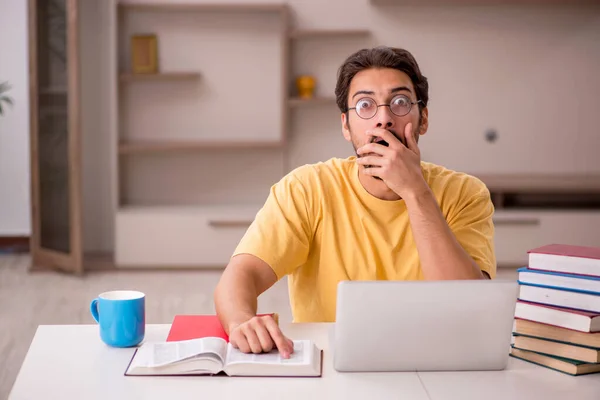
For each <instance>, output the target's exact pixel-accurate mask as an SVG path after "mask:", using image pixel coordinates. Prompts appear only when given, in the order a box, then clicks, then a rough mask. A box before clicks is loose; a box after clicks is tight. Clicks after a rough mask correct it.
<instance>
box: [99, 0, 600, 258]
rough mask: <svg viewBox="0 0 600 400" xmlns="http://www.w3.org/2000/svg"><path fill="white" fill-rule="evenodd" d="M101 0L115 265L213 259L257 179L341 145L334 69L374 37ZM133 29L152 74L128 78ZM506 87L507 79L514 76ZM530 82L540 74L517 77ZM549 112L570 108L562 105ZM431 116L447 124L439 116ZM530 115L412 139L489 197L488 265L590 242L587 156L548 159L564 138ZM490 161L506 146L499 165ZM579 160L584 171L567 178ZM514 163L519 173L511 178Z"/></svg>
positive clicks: (230, 237)
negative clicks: (299, 80) (495, 137)
mask: <svg viewBox="0 0 600 400" xmlns="http://www.w3.org/2000/svg"><path fill="white" fill-rule="evenodd" d="M113 2H115V3H114V4H115V10H114V12H115V18H114V21H115V24H114V25H111V29H113V31H112V32H111V36H112V42H114V51H113V52H112V54H113V57H114V65H115V70H116V71H117V72H115V73H114V74H113V75H112V80H113V82H112V85H113V86H112V87H113V89H112V90H113V92H114V93H113V98H112V101H111V109H112V110H113V111H112V113H113V115H114V121H112V126H113V129H111V134H112V136H111V137H112V139H113V145H114V155H113V167H114V168H113V174H112V177H113V186H114V187H115V188H116V189H115V190H114V193H115V198H114V214H115V226H114V230H115V249H114V252H115V253H114V260H115V264H116V265H117V266H118V267H141V268H143V267H150V268H159V267H160V268H164V267H167V268H168V267H223V266H225V265H226V264H227V262H228V259H229V256H230V255H231V253H232V252H233V250H234V247H235V245H236V244H237V243H238V242H239V240H240V239H241V237H242V235H243V234H244V232H245V231H246V229H247V227H248V225H249V224H250V223H251V221H252V219H253V218H254V216H255V214H256V212H257V211H258V209H259V208H260V206H261V205H262V204H263V202H264V200H265V199H266V196H267V195H268V190H269V188H270V187H271V185H272V184H274V183H275V182H276V181H278V180H279V179H280V178H281V177H282V176H283V175H284V174H286V173H287V172H289V171H290V170H291V169H293V168H295V167H297V166H300V165H303V164H306V163H313V162H317V161H322V160H325V159H328V158H330V157H347V156H349V155H351V154H352V148H351V145H350V144H348V143H346V142H345V141H344V139H343V138H342V135H341V134H340V120H339V118H340V117H339V110H338V109H337V105H336V102H335V98H334V97H333V92H334V87H335V76H336V71H337V68H338V67H339V65H340V64H341V62H342V61H343V60H344V59H345V58H346V57H347V56H348V55H349V54H350V53H351V52H353V51H355V50H357V49H358V48H364V47H370V46H373V45H376V44H379V43H378V42H376V41H374V40H373V37H372V34H371V31H370V30H367V29H361V28H358V29H356V28H342V29H329V28H324V29H320V28H319V29H313V28H310V29H304V28H297V27H295V26H293V24H292V23H291V22H290V10H289V7H290V6H289V5H287V4H250V3H246V4H222V3H221V4H219V3H215V4H202V3H200V4H199V3H193V4H191V3H190V4H172V3H168V2H164V3H154V2H153V3H148V4H139V3H136V4H129V3H120V4H117V3H116V1H115V0H113ZM409 3H410V1H401V0H399V1H393V0H379V1H377V0H372V1H371V2H370V5H371V7H374V8H375V7H379V11H381V10H388V9H389V10H390V14H391V13H392V12H393V11H392V10H393V8H394V7H391V6H393V5H406V4H409ZM461 3H462V4H464V2H461V1H459V0H456V1H455V2H452V4H453V5H460V4H461ZM529 3H531V4H534V3H535V1H533V0H532V1H530V2H529ZM556 3H559V2H558V1H557V2H556ZM419 4H421V5H422V4H423V3H422V2H420V3H419ZM432 4H434V3H432ZM438 4H439V2H438ZM444 7H446V6H444ZM447 7H451V5H447ZM390 26H391V25H389V21H388V28H386V29H388V30H389V31H390V32H389V33H387V31H386V34H388V35H389V36H390V37H396V36H395V35H399V32H400V31H396V30H395V29H396V27H390ZM373 29H374V30H376V29H377V27H374V28H373ZM140 32H144V33H148V32H152V33H156V34H157V37H158V43H159V66H160V67H159V68H160V71H161V72H160V74H157V75H152V76H141V75H133V74H131V73H130V72H129V71H130V68H129V65H128V60H129V55H128V54H129V52H128V38H129V36H130V35H131V34H133V33H140ZM182 44H183V45H182ZM505 67H506V66H505ZM509 67H510V66H509ZM507 68H508V67H507ZM509 70H510V69H509ZM247 71H252V72H251V73H250V74H248V72H247ZM257 71H260V73H258V72H257ZM300 74H310V75H313V76H315V77H316V78H317V88H316V95H315V97H314V98H312V99H309V100H304V99H300V98H299V97H297V93H296V91H295V87H294V86H295V85H294V78H295V77H296V76H297V75H300ZM513 81H514V80H513ZM511 82H512V81H511ZM511 82H508V83H507V85H508V84H512V85H517V84H518V82H517V83H515V82H512V83H511ZM544 82H546V79H545V78H544V79H542V77H540V78H539V81H538V80H535V79H534V80H533V81H532V85H534V86H535V85H541V84H542V83H544ZM436 87H437V88H438V92H437V93H436V95H437V97H436V101H437V102H438V104H440V103H444V102H447V101H451V100H453V98H445V97H444V96H451V95H452V93H451V91H448V90H444V87H443V84H442V86H440V85H439V84H438V86H436ZM507 87H508V86H507ZM440 88H441V89H440ZM516 89H517V90H524V89H523V88H518V87H517V88H516ZM526 89H527V90H529V89H528V88H526ZM506 90H508V89H506ZM519 93H520V92H519ZM526 97H527V96H525V95H523V96H521V97H520V98H526ZM544 101H545V100H544ZM547 102H548V103H547V104H544V105H543V106H544V107H547V108H548V110H553V107H558V105H556V104H555V103H556V102H554V100H553V99H551V98H549V99H548V100H547ZM553 102H554V103H553ZM478 106H479V107H480V106H481V105H475V106H474V107H476V108H477V107H478ZM497 106H498V107H500V108H497V109H496V108H495V109H494V112H495V113H496V114H502V115H508V111H509V110H505V109H503V108H501V107H513V105H506V104H504V103H503V104H499V105H497ZM560 107H572V108H571V109H569V110H575V109H576V107H577V104H576V103H575V102H572V103H566V104H563V103H561V104H560ZM525 109H526V108H523V110H525ZM477 110H479V109H477ZM479 111H481V110H479ZM479 111H478V112H479ZM483 111H485V110H483ZM510 111H513V112H514V107H513V108H511V109H510ZM480 114H483V112H482V111H481V112H480ZM486 115H487V114H486ZM437 118H438V121H439V120H442V121H444V122H448V121H452V118H451V116H449V115H444V114H441V115H440V114H437ZM519 118H520V120H522V119H523V118H522V117H521V116H520V117H519ZM470 123H472V125H469V124H470ZM544 123H545V122H544V121H539V124H540V125H539V126H538V127H537V128H538V129H536V130H531V135H532V136H531V137H528V138H525V139H524V138H523V136H522V134H520V133H519V132H520V131H519V132H517V131H516V130H515V129H513V127H512V126H511V125H510V119H506V118H503V119H502V121H500V122H498V124H497V126H496V128H498V130H499V131H500V132H501V135H502V137H501V139H500V140H499V141H498V143H495V144H494V145H491V144H490V143H488V142H486V141H485V140H483V139H482V137H481V136H480V135H479V136H478V135H474V134H473V132H481V129H480V126H479V125H480V121H477V120H474V122H473V121H467V120H465V121H462V120H461V121H460V124H461V127H462V128H463V129H462V130H463V131H464V133H462V131H461V132H457V134H458V135H461V134H462V135H463V136H461V137H460V138H459V137H455V136H453V135H445V136H444V135H438V136H436V139H435V140H434V141H429V140H425V141H424V146H423V148H424V150H423V151H424V153H427V154H432V155H434V156H435V157H434V159H433V160H432V161H434V162H439V163H440V164H443V165H449V166H450V167H452V166H453V165H456V166H457V169H461V168H462V167H463V166H473V165H477V166H478V168H480V170H477V171H472V170H468V168H465V170H467V171H466V172H470V173H475V174H476V175H478V176H480V177H481V179H482V180H483V181H484V182H485V183H486V184H488V187H489V188H490V190H491V192H492V195H493V198H494V201H495V204H496V206H497V214H496V222H497V226H496V235H497V236H496V252H497V258H498V263H499V264H500V265H502V266H504V265H511V266H521V265H523V264H524V263H525V262H526V258H527V255H526V251H527V250H528V249H529V248H531V247H535V246H537V245H541V244H546V243H547V242H548V241H562V242H565V243H576V244H591V245H594V244H595V245H598V244H600V242H598V240H597V239H596V238H598V235H599V231H600V224H599V222H600V217H599V216H600V212H599V210H598V207H596V208H594V207H586V206H585V205H578V203H577V201H578V199H580V198H583V197H585V196H591V197H592V198H595V199H596V200H592V202H593V201H596V202H598V200H597V199H598V196H599V194H600V183H599V182H600V173H599V172H598V171H600V164H599V163H598V162H597V158H595V159H592V158H590V157H580V158H579V159H575V160H573V161H568V160H566V159H565V158H560V157H558V155H559V153H560V154H562V153H561V152H563V146H564V145H565V144H564V143H560V144H557V143H555V142H549V141H546V140H544V135H545V132H546V131H548V129H550V128H552V127H550V126H546V125H543V124H544ZM548 123H549V122H548ZM503 124H504V125H503ZM300 133H301V134H300ZM535 135H537V136H535ZM524 140H527V141H529V142H528V144H527V145H528V146H530V147H531V143H533V142H535V143H537V144H536V146H537V147H539V149H540V150H539V152H537V153H536V154H531V155H524V154H522V153H519V151H521V149H522V148H525V147H526V146H522V147H519V144H520V143H523V141H524ZM580 140H582V142H581V143H580V144H579V145H581V146H583V147H585V148H591V147H593V144H594V143H596V142H594V140H595V139H594V138H593V137H592V136H586V137H585V138H580ZM456 143H460V146H459V147H460V148H461V149H469V152H468V155H467V154H465V153H461V151H462V150H460V149H458V150H457V151H456V152H448V151H447V149H448V148H449V146H453V145H455V144H456ZM506 154H515V155H516V159H515V161H514V162H509V161H508V160H507V159H506ZM542 154H543V155H544V157H541V155H542ZM530 167H531V168H530ZM588 167H589V168H588ZM590 168H591V169H592V170H593V171H596V172H595V173H593V174H591V175H588V176H585V174H582V173H581V171H582V170H583V171H585V170H590ZM527 170H531V171H532V174H531V176H526V175H523V171H527ZM515 171H516V172H515ZM540 171H550V174H549V176H547V177H544V176H542V174H541V173H540ZM561 171H564V174H562V173H561ZM513 172H514V173H513ZM560 193H562V194H563V195H564V196H566V197H568V199H567V200H566V202H570V203H571V204H570V205H568V206H564V204H563V205H561V204H558V203H556V204H554V205H542V204H541V203H539V199H536V195H537V194H544V195H545V196H546V197H547V198H554V199H555V200H556V201H559V200H560V198H561V196H560V195H559V194H560ZM536 201H538V203H535V202H536ZM532 204H534V205H533V206H532ZM535 204H537V205H538V206H535Z"/></svg>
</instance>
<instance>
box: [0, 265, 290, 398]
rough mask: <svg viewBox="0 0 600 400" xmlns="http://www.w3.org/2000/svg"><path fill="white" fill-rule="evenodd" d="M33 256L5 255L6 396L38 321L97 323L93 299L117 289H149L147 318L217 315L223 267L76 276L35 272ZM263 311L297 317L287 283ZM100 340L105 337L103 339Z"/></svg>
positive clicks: (1, 338)
mask: <svg viewBox="0 0 600 400" xmlns="http://www.w3.org/2000/svg"><path fill="white" fill-rule="evenodd" d="M29 263H30V258H29V256H28V255H0V399H6V398H7V397H8V394H9V392H10V389H11V388H12V385H13V383H14V380H15V379H16V377H17V374H18V372H19V369H20V367H21V364H22V362H23V359H24V358H25V355H26V354H27V349H28V348H29V345H30V344H31V340H32V339H33V336H34V334H35V331H36V329H37V326H38V325H43V324H94V323H95V321H94V320H93V318H92V316H91V315H90V312H89V303H90V301H91V300H92V299H93V298H94V297H95V296H96V295H98V294H99V293H102V292H104V291H108V290H115V289H131V290H139V291H142V292H144V293H146V322H147V323H150V324H153V323H171V321H172V319H173V317H174V316H175V315H176V314H208V313H210V314H212V313H214V304H213V300H212V294H213V290H214V287H215V286H216V284H217V282H218V279H219V277H220V274H221V270H210V271H201V270H195V271H181V270H178V271H172V272H169V271H127V272H124V271H106V272H92V273H89V274H87V275H85V276H83V277H74V276H70V275H66V274H62V273H56V272H35V273H29V272H28V267H29ZM258 304H259V312H277V313H279V315H280V320H281V322H288V321H291V319H292V317H291V311H290V307H289V297H288V292H287V282H286V280H282V281H280V282H278V283H277V284H276V285H275V286H274V287H273V288H271V289H270V290H268V291H267V292H265V293H264V294H263V295H262V296H261V297H260V298H259V303H258ZM98 340H100V338H98Z"/></svg>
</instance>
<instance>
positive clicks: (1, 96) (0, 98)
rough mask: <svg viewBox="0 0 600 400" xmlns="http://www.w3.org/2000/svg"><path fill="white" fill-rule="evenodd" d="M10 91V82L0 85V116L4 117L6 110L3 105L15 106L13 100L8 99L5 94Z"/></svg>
mask: <svg viewBox="0 0 600 400" xmlns="http://www.w3.org/2000/svg"><path fill="white" fill-rule="evenodd" d="M9 90H10V85H9V84H8V82H2V83H0V115H4V109H3V108H2V103H3V102H4V103H6V104H10V105H11V106H12V105H13V100H12V99H11V98H10V97H8V96H7V95H6V94H5V93H6V92H8V91H9Z"/></svg>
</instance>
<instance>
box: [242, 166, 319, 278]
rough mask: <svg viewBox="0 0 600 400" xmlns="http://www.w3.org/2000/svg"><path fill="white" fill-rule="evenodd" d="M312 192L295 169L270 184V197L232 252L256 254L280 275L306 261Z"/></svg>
mask: <svg viewBox="0 0 600 400" xmlns="http://www.w3.org/2000/svg"><path fill="white" fill-rule="evenodd" d="M312 209H313V204H312V201H311V199H310V193H309V192H308V191H307V190H306V188H305V186H304V185H303V183H302V182H301V181H300V179H298V177H297V176H295V175H294V174H293V173H292V174H288V175H286V176H285V177H284V178H282V179H281V180H280V181H279V182H278V183H276V184H275V185H273V186H272V187H271V190H270V192H269V195H268V197H267V200H266V202H265V204H264V205H263V207H262V208H261V209H260V210H259V212H258V213H257V214H256V218H255V219H254V221H253V222H252V224H250V227H249V228H248V230H247V231H246V233H245V234H244V236H243V237H242V240H241V241H240V243H239V244H238V246H237V247H236V249H235V251H234V253H233V256H232V257H234V256H236V255H238V254H251V255H254V256H256V257H258V258H260V259H261V260H263V261H264V262H266V263H267V264H269V266H270V267H271V268H272V269H273V271H274V272H275V274H276V275H277V278H278V279H281V278H282V277H283V276H285V275H288V274H290V273H292V272H293V271H294V270H295V269H296V268H298V267H299V266H301V265H302V264H304V263H305V262H306V259H307V257H308V253H309V248H310V243H311V241H312V238H313V224H314V219H313V217H312V215H313V214H312Z"/></svg>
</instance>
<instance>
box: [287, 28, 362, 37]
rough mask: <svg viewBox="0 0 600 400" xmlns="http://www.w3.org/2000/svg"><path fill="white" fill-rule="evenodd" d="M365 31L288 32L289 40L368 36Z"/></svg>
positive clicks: (323, 30) (319, 30)
mask: <svg viewBox="0 0 600 400" xmlns="http://www.w3.org/2000/svg"><path fill="white" fill-rule="evenodd" d="M370 34H371V31H369V30H367V29H299V30H296V31H292V32H290V38H291V39H303V38H322V37H340V36H369V35H370Z"/></svg>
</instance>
